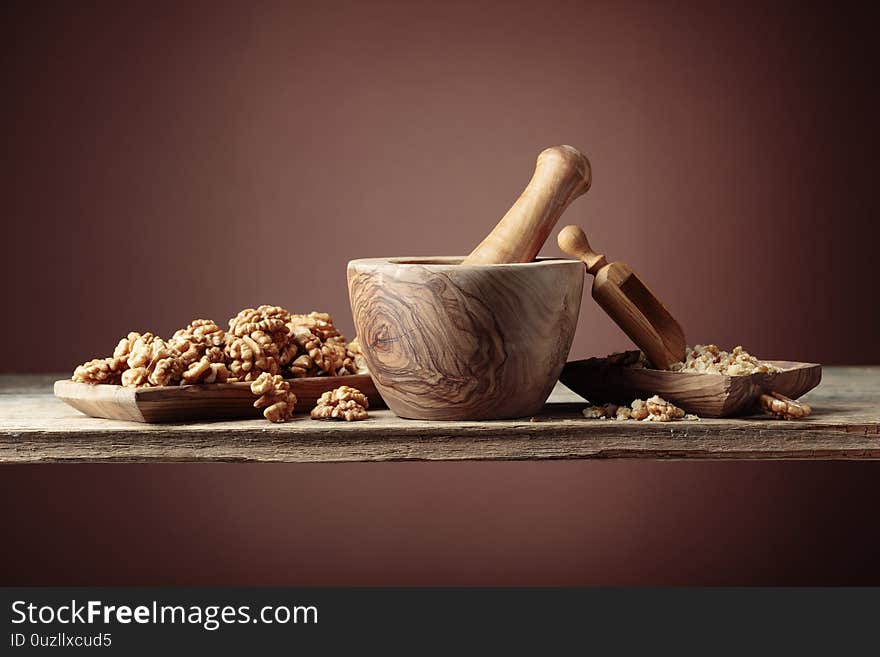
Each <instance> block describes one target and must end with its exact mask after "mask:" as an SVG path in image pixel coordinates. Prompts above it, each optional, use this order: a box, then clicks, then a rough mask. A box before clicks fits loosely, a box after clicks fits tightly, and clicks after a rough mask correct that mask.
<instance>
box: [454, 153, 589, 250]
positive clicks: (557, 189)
mask: <svg viewBox="0 0 880 657" xmlns="http://www.w3.org/2000/svg"><path fill="white" fill-rule="evenodd" d="M591 181H592V172H591V170H590V162H589V160H587V158H586V156H585V155H584V154H583V153H581V152H580V151H579V150H577V149H576V148H573V147H572V146H553V147H552V148H548V149H546V150H544V151H541V154H540V155H538V162H537V164H536V165H535V173H534V174H533V175H532V179H531V180H530V181H529V184H528V186H527V187H526V188H525V191H523V193H522V194H521V195H520V197H519V198H518V199H517V200H516V203H514V204H513V206H512V207H511V208H510V210H508V211H507V214H505V215H504V216H503V217H502V218H501V221H499V222H498V224H497V225H496V226H495V228H493V229H492V232H491V233H489V235H487V236H486V239H484V240H483V241H482V242H480V244H479V245H478V246H477V248H475V249H474V250H473V251H471V254H470V255H469V256H468V257H467V258H465V259H464V261H463V262H462V264H463V265H487V264H503V263H509V262H531V261H532V260H534V259H535V256H537V255H538V252H539V251H540V250H541V247H542V246H544V242H546V241H547V237H548V236H549V235H550V232H551V231H552V230H553V227H554V226H555V225H556V222H557V221H558V220H559V217H560V215H562V213H563V212H564V211H565V208H567V207H568V205H569V204H570V203H571V202H572V201H573V200H574V199H576V198H577V197H578V196H580V195H581V194H583V193H584V192H586V191H587V190H588V189H589V188H590V183H591Z"/></svg>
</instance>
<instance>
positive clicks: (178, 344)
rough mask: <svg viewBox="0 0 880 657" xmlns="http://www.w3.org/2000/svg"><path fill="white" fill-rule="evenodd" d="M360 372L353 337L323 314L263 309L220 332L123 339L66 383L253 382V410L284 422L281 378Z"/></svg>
mask: <svg viewBox="0 0 880 657" xmlns="http://www.w3.org/2000/svg"><path fill="white" fill-rule="evenodd" d="M365 373H367V366H366V361H365V360H364V357H363V355H362V353H361V350H360V344H359V343H358V341H357V338H355V339H354V340H352V341H351V342H347V341H346V339H345V337H343V336H342V334H341V333H340V332H339V331H338V330H337V329H336V327H335V326H334V325H333V319H332V318H331V317H330V315H328V314H327V313H319V312H311V313H309V314H307V315H297V314H294V313H291V312H290V311H288V310H286V309H284V308H282V307H281V306H268V305H263V306H259V307H258V308H245V309H244V310H242V311H241V312H239V313H238V314H237V315H236V316H235V317H233V318H232V319H230V320H229V328H228V330H225V331H224V330H223V329H222V328H220V327H219V326H218V325H217V324H216V323H215V322H214V321H213V320H210V319H196V320H193V321H192V322H191V323H190V324H189V325H188V326H187V327H186V328H182V329H180V330H178V331H175V333H174V334H173V335H172V336H171V337H170V338H169V339H167V340H164V339H162V338H160V337H159V336H157V335H154V334H153V333H134V332H133V333H129V334H128V335H127V336H126V337H124V338H122V339H121V340H120V341H119V344H118V345H116V349H115V350H114V351H113V355H112V356H108V357H106V358H96V359H94V360H90V361H88V362H87V363H83V364H82V365H80V366H79V367H77V368H76V369H75V370H74V372H73V377H72V378H73V380H74V381H77V382H80V383H91V384H100V383H107V384H116V385H122V386H126V387H131V388H138V387H145V386H175V385H183V384H188V383H226V382H230V383H231V382H235V381H246V382H252V383H251V388H252V392H253V393H254V394H255V395H257V396H258V397H259V399H258V400H257V402H256V403H255V406H256V407H257V408H264V411H263V414H264V415H265V416H266V418H267V419H269V420H271V421H273V422H283V421H284V420H285V419H288V418H289V417H290V414H291V413H292V411H293V407H294V405H295V404H296V396H295V395H294V394H293V393H292V392H290V384H289V383H287V382H286V381H285V379H289V378H301V377H314V376H344V375H347V374H365ZM358 394H360V393H358ZM361 396H362V395H361ZM364 401H366V399H364ZM361 406H362V407H363V409H366V405H365V404H364V405H361ZM365 414H366V411H365V410H364V413H362V414H361V413H355V415H358V416H361V415H365ZM349 415H351V414H349ZM333 417H336V416H333ZM345 419H350V418H349V417H348V416H346V417H345ZM351 419H354V417H352V418H351ZM358 419H360V418H358Z"/></svg>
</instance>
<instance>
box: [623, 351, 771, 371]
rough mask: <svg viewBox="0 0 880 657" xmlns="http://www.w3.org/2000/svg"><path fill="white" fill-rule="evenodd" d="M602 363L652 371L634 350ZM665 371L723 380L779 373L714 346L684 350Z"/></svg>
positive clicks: (746, 356)
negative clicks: (701, 375) (715, 376)
mask: <svg viewBox="0 0 880 657" xmlns="http://www.w3.org/2000/svg"><path fill="white" fill-rule="evenodd" d="M605 360H606V361H608V363H609V364H611V365H619V366H621V367H631V368H635V369H643V368H651V367H653V366H652V365H651V363H650V362H649V361H648V359H647V358H646V357H645V354H643V353H642V352H641V351H639V350H637V349H636V350H633V351H621V352H618V353H614V354H609V355H608V356H606V357H605ZM669 369H670V370H672V371H673V372H702V373H704V374H725V375H727V376H747V375H749V374H757V373H760V372H764V373H767V374H772V373H775V372H781V371H782V370H781V369H780V368H779V367H777V366H775V365H773V364H772V363H768V362H765V361H762V360H759V359H758V358H756V357H755V356H752V355H751V354H750V353H749V352H747V351H746V350H745V349H743V348H742V347H734V348H733V350H731V351H730V352H727V351H724V350H722V349H719V348H718V346H717V345H714V344H705V345H703V344H698V345H696V346H694V347H687V349H686V351H685V359H684V361H680V362H678V363H673V364H672V365H671V366H670V368H669Z"/></svg>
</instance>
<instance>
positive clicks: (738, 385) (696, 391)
mask: <svg viewBox="0 0 880 657" xmlns="http://www.w3.org/2000/svg"><path fill="white" fill-rule="evenodd" d="M769 362H771V363H773V364H774V365H776V366H777V367H781V368H782V369H783V371H782V372H775V373H772V374H769V373H757V374H750V375H748V376H724V375H719V374H706V373H703V372H669V371H664V370H653V369H646V368H637V367H622V366H619V365H612V364H610V363H608V361H607V360H606V359H605V358H589V359H587V360H579V361H573V362H570V363H566V365H565V367H564V368H563V370H562V374H561V376H560V381H562V383H564V384H565V385H566V386H568V387H569V388H571V389H572V390H574V391H575V392H576V393H578V394H579V395H581V396H583V397H584V398H586V399H589V400H590V401H591V402H594V403H605V402H613V403H617V404H629V403H630V402H632V400H633V399H646V398H647V397H650V396H651V395H660V396H661V397H663V399H665V400H666V401H671V402H672V403H673V404H675V405H676V406H679V407H681V408H683V409H684V410H686V411H687V412H688V413H696V414H697V415H699V416H701V417H729V416H733V415H744V414H748V413H756V412H758V411H759V407H758V398H759V397H760V395H761V394H762V393H765V392H778V393H780V394H783V395H785V396H786V397H791V398H792V399H797V398H798V397H800V396H801V395H803V394H804V393H805V392H807V391H808V390H812V389H813V388H815V387H816V386H817V385H819V382H820V381H821V380H822V366H821V365H818V364H816V363H794V362H790V361H782V360H774V361H769Z"/></svg>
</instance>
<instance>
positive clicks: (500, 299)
mask: <svg viewBox="0 0 880 657" xmlns="http://www.w3.org/2000/svg"><path fill="white" fill-rule="evenodd" d="M462 260H463V258H462V257H432V258H368V259H362V260H353V261H351V262H350V263H349V264H348V290H349V297H350V299H351V308H352V314H353V316H354V323H355V328H356V330H357V334H358V337H359V339H360V342H361V345H362V347H363V352H364V357H365V358H366V360H367V365H368V366H369V368H370V374H371V375H372V377H373V381H374V382H375V384H376V388H377V389H378V390H379V393H380V394H381V395H382V397H383V399H384V400H385V402H386V403H387V404H388V406H389V407H390V408H391V410H393V411H394V412H395V413H396V414H397V415H398V416H400V417H404V418H412V419H419V420H493V419H505V418H514V417H525V416H529V415H534V414H535V413H538V412H539V411H540V410H541V408H542V407H543V405H544V402H545V401H546V399H547V397H548V396H549V395H550V391H551V390H552V389H553V386H554V384H555V383H556V381H557V379H558V378H559V374H560V372H561V371H562V367H563V366H564V365H565V360H566V358H567V356H568V351H569V348H570V347H571V341H572V338H573V337H574V332H575V327H576V325H577V318H578V312H579V310H580V304H581V295H582V294H583V285H584V271H583V265H582V264H581V263H580V262H579V261H577V260H559V259H549V258H548V259H540V260H536V261H534V262H526V263H513V264H493V265H463V264H460V263H461V262H462Z"/></svg>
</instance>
